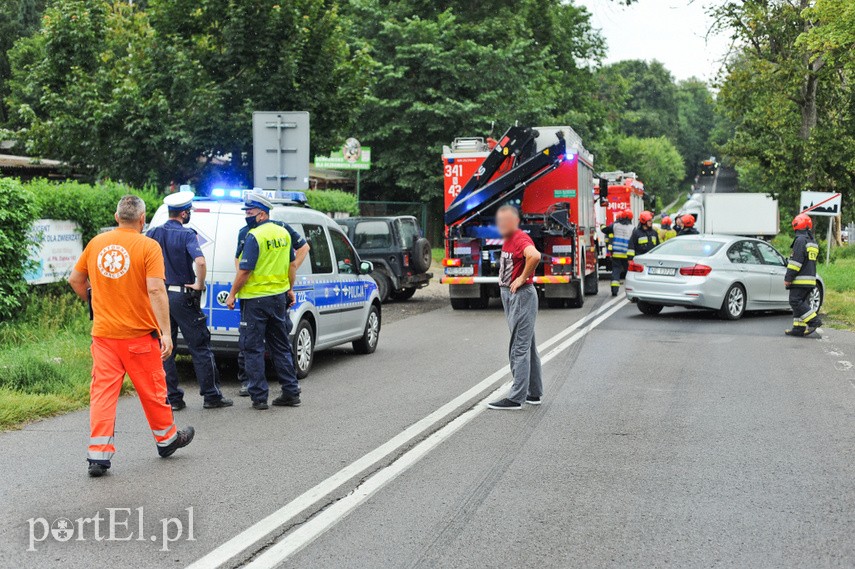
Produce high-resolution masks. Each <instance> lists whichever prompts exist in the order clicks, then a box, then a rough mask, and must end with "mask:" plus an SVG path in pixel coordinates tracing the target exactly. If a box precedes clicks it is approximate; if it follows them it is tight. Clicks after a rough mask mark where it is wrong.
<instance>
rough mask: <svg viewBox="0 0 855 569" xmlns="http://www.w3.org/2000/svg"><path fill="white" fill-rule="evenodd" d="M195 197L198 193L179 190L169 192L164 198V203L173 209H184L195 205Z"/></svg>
mask: <svg viewBox="0 0 855 569" xmlns="http://www.w3.org/2000/svg"><path fill="white" fill-rule="evenodd" d="M194 197H196V194H194V193H193V192H178V193H175V194H169V195H168V196H166V197H165V198H163V203H165V204H166V207H168V208H169V209H171V210H174V211H183V210H185V209H190V208H191V207H193V198H194Z"/></svg>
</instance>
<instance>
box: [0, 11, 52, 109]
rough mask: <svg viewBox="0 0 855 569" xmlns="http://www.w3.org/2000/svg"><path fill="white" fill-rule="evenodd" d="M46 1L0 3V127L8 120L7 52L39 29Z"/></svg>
mask: <svg viewBox="0 0 855 569" xmlns="http://www.w3.org/2000/svg"><path fill="white" fill-rule="evenodd" d="M45 1H46V0H4V1H3V2H0V126H2V125H4V124H6V123H7V122H8V120H9V113H8V110H7V108H6V103H5V99H6V97H7V96H9V87H8V82H9V78H10V77H11V76H12V68H11V64H10V62H9V57H8V55H7V54H8V52H9V50H10V49H12V46H13V45H14V44H15V42H16V41H17V40H18V39H20V38H22V37H26V36H29V35H30V34H32V33H33V32H35V31H36V30H37V29H38V27H39V18H40V17H41V14H42V12H43V11H44V5H45Z"/></svg>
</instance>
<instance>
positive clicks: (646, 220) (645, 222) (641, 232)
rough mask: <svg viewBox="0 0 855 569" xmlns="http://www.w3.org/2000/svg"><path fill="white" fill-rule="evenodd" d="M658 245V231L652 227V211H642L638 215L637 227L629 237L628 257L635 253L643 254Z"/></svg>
mask: <svg viewBox="0 0 855 569" xmlns="http://www.w3.org/2000/svg"><path fill="white" fill-rule="evenodd" d="M657 245H659V233H658V232H657V231H656V230H655V229H653V212H650V211H642V212H641V213H640V214H639V216H638V227H636V228H635V229H634V230H633V231H632V236H631V237H630V238H629V249H627V251H626V256H627V258H628V259H630V260H631V259H633V258H634V257H635V256H636V255H644V254H645V253H647V252H648V251H650V250H651V249H653V248H654V247H656V246H657Z"/></svg>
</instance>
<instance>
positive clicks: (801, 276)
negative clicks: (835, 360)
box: [784, 213, 822, 337]
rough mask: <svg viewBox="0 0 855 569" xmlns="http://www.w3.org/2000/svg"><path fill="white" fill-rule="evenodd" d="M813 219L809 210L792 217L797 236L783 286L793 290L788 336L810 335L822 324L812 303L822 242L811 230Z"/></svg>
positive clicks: (788, 261)
mask: <svg viewBox="0 0 855 569" xmlns="http://www.w3.org/2000/svg"><path fill="white" fill-rule="evenodd" d="M812 228H813V220H812V219H811V218H810V216H809V215H807V214H806V213H800V214H799V215H797V216H796V217H795V218H793V229H795V231H796V238H795V240H794V241H793V246H792V247H793V252H792V254H791V255H790V258H789V259H788V260H787V274H786V275H784V286H785V287H787V288H788V289H789V290H790V306H791V307H792V309H793V327H792V328H790V329H789V330H787V331H786V334H787V335H788V336H798V337H801V336H807V335H808V334H812V333H813V332H815V331H816V329H817V328H819V327H820V326H822V320H820V319H819V315H817V313H816V311H815V310H814V309H813V307H812V306H811V302H810V296H811V292H813V289H814V288H815V287H816V259H817V257H818V256H819V245H817V243H816V239H815V238H814V236H813V233H812V232H811V229H812Z"/></svg>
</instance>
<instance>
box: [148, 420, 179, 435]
mask: <svg viewBox="0 0 855 569" xmlns="http://www.w3.org/2000/svg"><path fill="white" fill-rule="evenodd" d="M174 428H175V423H172V424H171V425H170V426H168V427H166V428H165V429H160V430H155V429H152V430H151V432H152V434H153V435H154V436H156V437H165V436H166V435H168V434H169V431H171V430H172V429H174Z"/></svg>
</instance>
